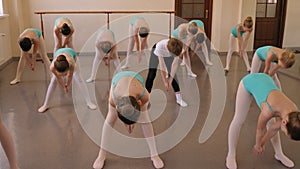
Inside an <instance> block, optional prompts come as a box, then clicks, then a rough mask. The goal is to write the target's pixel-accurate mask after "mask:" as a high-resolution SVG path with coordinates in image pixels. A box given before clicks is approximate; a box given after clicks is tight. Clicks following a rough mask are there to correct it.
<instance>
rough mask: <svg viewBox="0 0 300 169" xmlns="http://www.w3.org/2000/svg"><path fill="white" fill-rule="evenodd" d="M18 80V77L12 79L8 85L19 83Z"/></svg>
mask: <svg viewBox="0 0 300 169" xmlns="http://www.w3.org/2000/svg"><path fill="white" fill-rule="evenodd" d="M20 81H21V80H20V79H14V80H12V81H11V82H10V83H9V84H10V85H15V84H17V83H19V82H20Z"/></svg>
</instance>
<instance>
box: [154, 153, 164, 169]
mask: <svg viewBox="0 0 300 169" xmlns="http://www.w3.org/2000/svg"><path fill="white" fill-rule="evenodd" d="M151 160H152V163H153V166H154V167H155V168H156V169H160V168H163V167H164V162H163V161H162V160H161V159H160V158H159V156H155V157H151Z"/></svg>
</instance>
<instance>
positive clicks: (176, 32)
mask: <svg viewBox="0 0 300 169" xmlns="http://www.w3.org/2000/svg"><path fill="white" fill-rule="evenodd" d="M179 26H180V25H179ZM179 26H178V27H177V28H176V29H174V31H173V32H172V37H174V38H176V39H178V38H179ZM187 36H188V34H187V33H184V34H183V35H182V39H185V38H187Z"/></svg>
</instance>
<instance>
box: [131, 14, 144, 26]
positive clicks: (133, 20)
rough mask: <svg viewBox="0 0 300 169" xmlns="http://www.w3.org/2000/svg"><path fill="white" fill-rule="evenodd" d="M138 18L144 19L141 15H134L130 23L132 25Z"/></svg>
mask: <svg viewBox="0 0 300 169" xmlns="http://www.w3.org/2000/svg"><path fill="white" fill-rule="evenodd" d="M139 19H143V20H145V19H144V17H142V16H135V17H133V18H132V19H131V20H130V25H134V23H135V22H136V21H137V20H139Z"/></svg>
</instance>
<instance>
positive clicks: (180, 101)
mask: <svg viewBox="0 0 300 169" xmlns="http://www.w3.org/2000/svg"><path fill="white" fill-rule="evenodd" d="M176 103H177V104H179V105H180V106H181V107H186V106H187V103H186V102H185V101H183V100H182V99H181V100H176Z"/></svg>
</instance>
